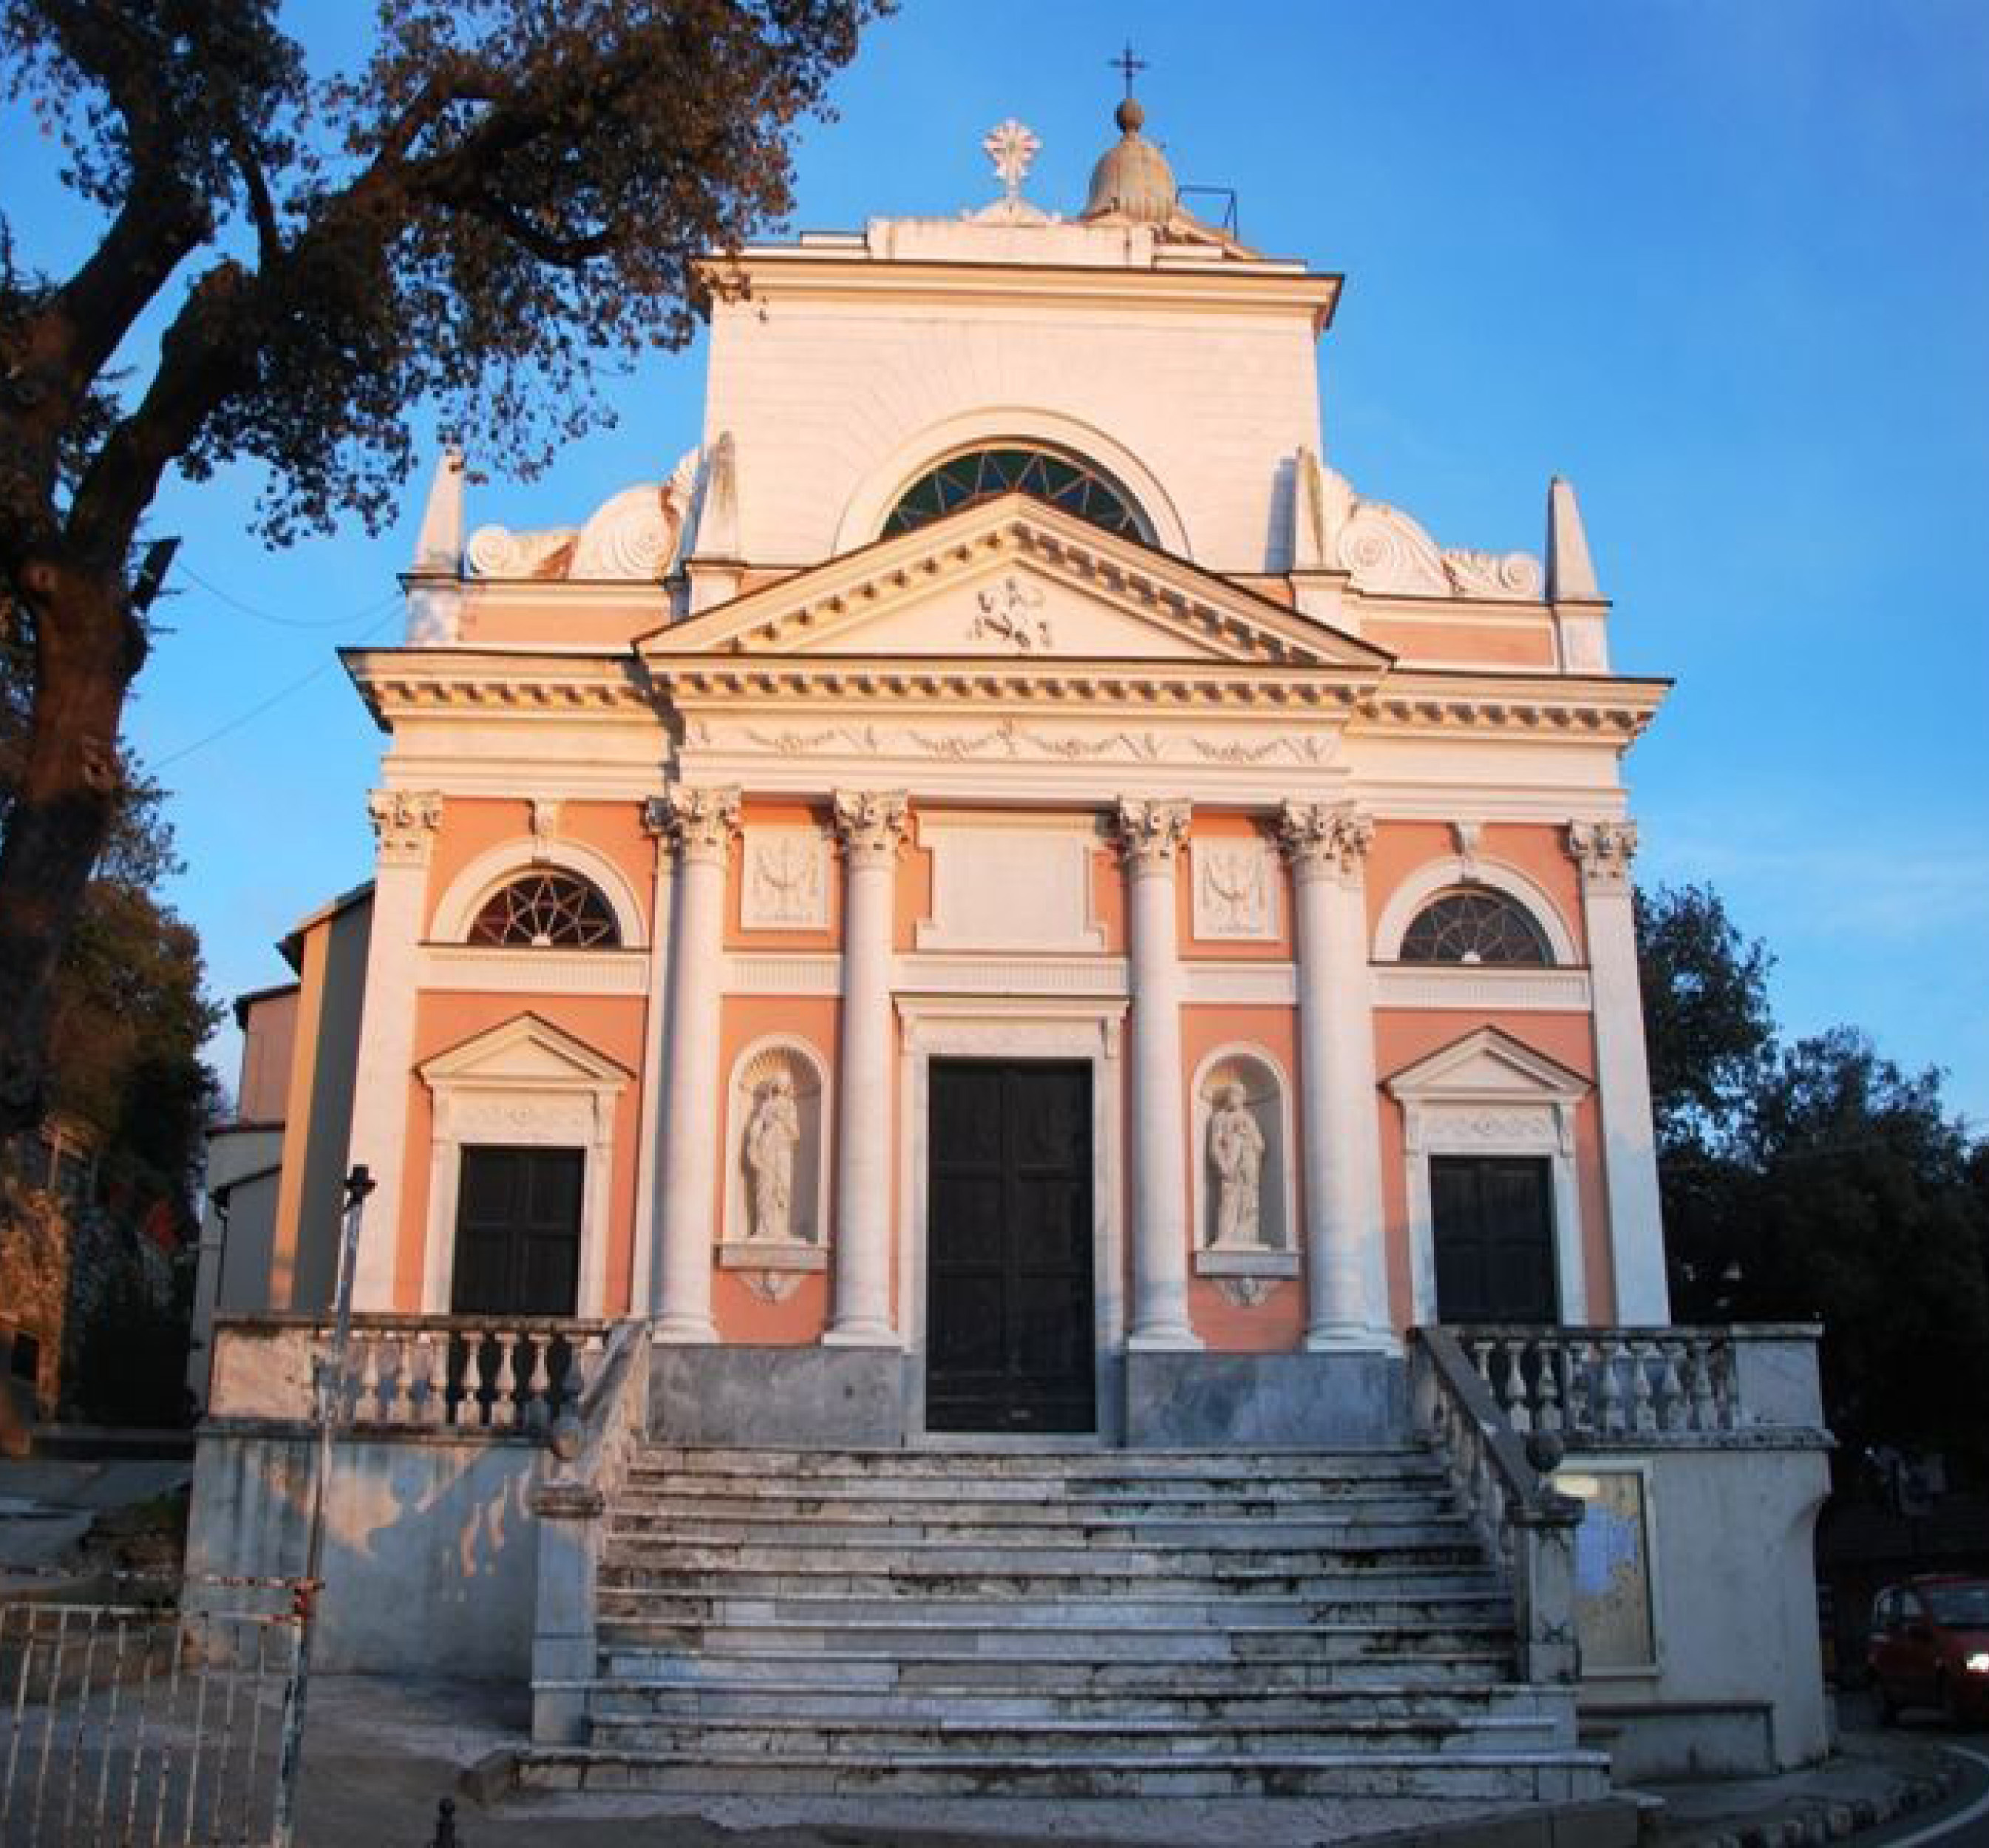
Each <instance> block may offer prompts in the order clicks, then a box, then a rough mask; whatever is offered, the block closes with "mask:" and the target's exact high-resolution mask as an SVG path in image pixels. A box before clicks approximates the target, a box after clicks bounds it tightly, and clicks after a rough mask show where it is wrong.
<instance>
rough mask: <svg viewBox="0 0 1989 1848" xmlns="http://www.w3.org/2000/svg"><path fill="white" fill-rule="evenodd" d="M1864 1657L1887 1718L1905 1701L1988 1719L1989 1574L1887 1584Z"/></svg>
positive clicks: (1960, 1717)
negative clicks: (1979, 1576)
mask: <svg viewBox="0 0 1989 1848" xmlns="http://www.w3.org/2000/svg"><path fill="white" fill-rule="evenodd" d="M1865 1666H1866V1667H1869V1669H1870V1670H1871V1671H1872V1688H1873V1689H1874V1690H1875V1692H1876V1693H1877V1694H1878V1697H1879V1719H1880V1720H1881V1721H1882V1722H1883V1723H1884V1724H1886V1725H1890V1724H1892V1721H1894V1720H1896V1718H1898V1717H1899V1709H1900V1708H1901V1707H1937V1708H1938V1709H1939V1710H1940V1711H1941V1713H1943V1714H1944V1715H1946V1716H1947V1718H1948V1719H1950V1720H1951V1721H1957V1722H1960V1721H1969V1720H1989V1578H1933V1577H1929V1578H1909V1579H1908V1580H1907V1581H1906V1582H1905V1583H1904V1584H1903V1585H1888V1586H1887V1587H1886V1589H1885V1590H1883V1591H1882V1592H1880V1593H1879V1595H1878V1596H1877V1598H1876V1599H1874V1600H1873V1601H1872V1638H1871V1641H1870V1643H1869V1644H1868V1645H1867V1646H1866V1649H1865Z"/></svg>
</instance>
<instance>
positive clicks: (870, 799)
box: [833, 789, 911, 866]
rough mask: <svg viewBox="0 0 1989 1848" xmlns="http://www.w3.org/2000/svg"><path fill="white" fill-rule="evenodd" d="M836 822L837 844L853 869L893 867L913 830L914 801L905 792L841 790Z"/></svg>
mask: <svg viewBox="0 0 1989 1848" xmlns="http://www.w3.org/2000/svg"><path fill="white" fill-rule="evenodd" d="M833 819H834V824H835V838H836V841H837V843H838V844H839V846H841V847H842V856H843V858H844V859H845V860H847V861H849V863H850V864H851V865H852V866H889V865H890V864H891V863H892V862H893V860H896V858H897V857H898V849H900V847H902V846H903V845H904V844H905V836H906V833H907V832H909V830H910V826H911V803H910V798H909V797H907V795H906V793H905V792H904V791H903V790H902V789H839V790H837V791H836V792H835V797H834V808H833Z"/></svg>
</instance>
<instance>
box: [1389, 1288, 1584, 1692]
mask: <svg viewBox="0 0 1989 1848" xmlns="http://www.w3.org/2000/svg"><path fill="white" fill-rule="evenodd" d="M1409 1390H1410V1395H1411V1402H1412V1404H1413V1405H1414V1408H1415V1418H1416V1422H1417V1425H1418V1427H1419V1428H1420V1429H1421V1430H1423V1431H1425V1432H1426V1433H1428V1434H1429V1435H1430V1436H1432V1437H1433V1438H1434V1439H1435V1442H1436V1445H1437V1448H1438V1451H1439V1452H1440V1453H1442V1456H1443V1459H1444V1460H1445V1463H1446V1464H1447V1465H1448V1466H1449V1471H1450V1477H1451V1481H1452V1486H1453V1487H1455V1490H1456V1491H1457V1494H1458V1498H1459V1503H1460V1504H1461V1506H1462V1511H1463V1513H1464V1514H1465V1517H1466V1518H1467V1519H1468V1520H1469V1521H1470V1522H1471V1523H1472V1526H1473V1527H1474V1528H1476V1530H1477V1532H1478V1534H1479V1538H1480V1539H1481V1540H1482V1541H1483V1542H1484V1544H1485V1545H1486V1547H1487V1548H1488V1549H1489V1551H1490V1552H1491V1554H1492V1555H1493V1558H1494V1559H1495V1560H1496V1562H1497V1563H1498V1565H1499V1569H1500V1572H1501V1573H1502V1575H1503V1577H1504V1578H1505V1580H1506V1584H1507V1585H1508V1586H1509V1587H1510V1589H1511V1592H1512V1595H1513V1626H1514V1630H1515V1633H1516V1637H1517V1640H1518V1648H1519V1669H1520V1673H1521V1674H1522V1675H1523V1677H1525V1678H1526V1680H1529V1681H1532V1682H1537V1683H1546V1682H1557V1683H1568V1682H1572V1681H1574V1680H1575V1679H1576V1678H1577V1675H1578V1674H1579V1673H1580V1670H1581V1656H1580V1651H1579V1650H1578V1649H1577V1645H1576V1642H1575V1633H1574V1534H1575V1529H1576V1528H1577V1527H1578V1526H1580V1524H1581V1516H1582V1505H1581V1503H1580V1502H1579V1501H1577V1500H1574V1497H1571V1496H1567V1495H1563V1494H1559V1493H1558V1492H1557V1490H1555V1489H1554V1487H1553V1486H1552V1485H1551V1483H1549V1482H1548V1481H1547V1480H1546V1479H1545V1478H1544V1477H1543V1476H1542V1474H1541V1473H1540V1470H1538V1469H1537V1468H1536V1467H1535V1466H1534V1464H1533V1460H1532V1459H1531V1458H1530V1456H1528V1455H1527V1453H1526V1446H1525V1445H1524V1444H1523V1443H1522V1442H1521V1441H1520V1437H1519V1436H1518V1434H1517V1433H1516V1432H1515V1431H1514V1430H1513V1427H1512V1426H1511V1425H1510V1423H1509V1422H1507V1421H1506V1417H1505V1415H1504V1413H1503V1412H1502V1410H1501V1409H1500V1408H1499V1402H1498V1401H1497V1400H1496V1399H1494V1398H1493V1396H1492V1393H1491V1391H1490V1389H1489V1387H1487V1385H1486V1382H1485V1380H1484V1378H1483V1377H1482V1375H1480V1374H1479V1372H1478V1370H1477V1368H1476V1367H1474V1366H1473V1365H1472V1363H1471V1361H1469V1358H1466V1356H1465V1352H1464V1350H1463V1349H1462V1348H1461V1347H1460V1346H1459V1343H1458V1341H1457V1338H1456V1336H1455V1334H1452V1332H1451V1331H1449V1329H1446V1328H1418V1329H1417V1330H1415V1331H1414V1336H1413V1339H1412V1341H1411V1345H1410V1349H1409Z"/></svg>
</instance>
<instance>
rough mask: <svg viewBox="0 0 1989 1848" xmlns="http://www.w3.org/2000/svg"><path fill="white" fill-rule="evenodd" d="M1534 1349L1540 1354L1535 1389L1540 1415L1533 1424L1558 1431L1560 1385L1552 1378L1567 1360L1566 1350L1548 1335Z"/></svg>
mask: <svg viewBox="0 0 1989 1848" xmlns="http://www.w3.org/2000/svg"><path fill="white" fill-rule="evenodd" d="M1534 1351H1535V1352H1536V1353H1537V1354H1538V1355H1539V1356H1540V1385H1539V1386H1538V1389H1537V1391H1538V1392H1539V1395H1540V1415H1539V1416H1538V1417H1537V1419H1535V1420H1534V1423H1535V1425H1536V1426H1537V1428H1538V1429H1540V1430H1543V1431H1558V1430H1559V1429H1560V1428H1561V1425H1560V1382H1558V1381H1557V1379H1556V1378H1554V1375H1555V1374H1556V1372H1557V1371H1558V1370H1559V1369H1560V1368H1561V1367H1562V1366H1564V1365H1566V1362H1567V1354H1566V1351H1565V1350H1564V1348H1563V1347H1562V1345H1561V1344H1560V1342H1559V1341H1556V1340H1554V1339H1553V1338H1551V1337H1550V1338H1548V1339H1547V1340H1546V1341H1542V1342H1540V1344H1539V1345H1538V1346H1537V1348H1536V1349H1535V1350H1534Z"/></svg>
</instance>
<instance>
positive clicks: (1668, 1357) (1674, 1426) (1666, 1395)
mask: <svg viewBox="0 0 1989 1848" xmlns="http://www.w3.org/2000/svg"><path fill="white" fill-rule="evenodd" d="M1658 1355H1659V1359H1660V1361H1662V1363H1663V1364H1662V1369H1661V1371H1660V1372H1659V1375H1658V1422H1659V1424H1660V1425H1661V1426H1662V1427H1663V1428H1664V1429H1665V1430H1667V1431H1682V1430H1683V1429H1685V1428H1686V1420H1687V1419H1688V1418H1689V1416H1690V1408H1689V1406H1688V1405H1686V1402H1685V1377H1684V1375H1683V1373H1682V1372H1681V1371H1680V1367H1679V1362H1680V1361H1681V1360H1682V1358H1683V1357H1684V1355H1685V1343H1684V1342H1682V1341H1660V1342H1659V1344H1658Z"/></svg>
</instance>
